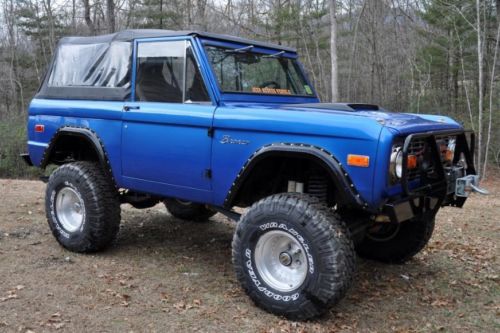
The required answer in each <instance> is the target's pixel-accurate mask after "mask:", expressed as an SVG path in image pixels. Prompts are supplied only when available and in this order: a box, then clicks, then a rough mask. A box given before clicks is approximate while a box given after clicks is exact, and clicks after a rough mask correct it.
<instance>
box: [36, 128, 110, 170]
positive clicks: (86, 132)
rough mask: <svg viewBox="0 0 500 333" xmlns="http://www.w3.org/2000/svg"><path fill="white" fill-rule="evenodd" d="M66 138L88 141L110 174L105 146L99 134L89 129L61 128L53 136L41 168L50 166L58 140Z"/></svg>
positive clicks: (100, 162)
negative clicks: (71, 137) (72, 137)
mask: <svg viewBox="0 0 500 333" xmlns="http://www.w3.org/2000/svg"><path fill="white" fill-rule="evenodd" d="M64 136H74V137H79V138H82V139H84V140H86V141H87V142H88V143H89V144H90V145H92V147H93V148H94V150H95V151H96V153H97V156H98V158H99V164H100V165H101V166H102V167H103V169H104V170H105V171H106V172H110V170H111V168H110V166H109V163H108V158H107V156H106V151H105V150H104V145H103V144H102V141H101V140H100V139H99V137H98V136H97V134H96V133H95V132H94V131H92V130H91V129H89V128H85V127H71V126H63V127H61V128H59V129H58V130H57V132H56V133H55V134H54V135H53V136H52V139H50V142H49V145H48V147H47V149H45V152H44V154H43V158H42V161H41V162H40V167H41V168H45V167H46V166H47V165H48V164H49V161H50V157H51V155H52V150H53V149H54V147H55V146H56V145H57V142H58V140H59V139H60V138H61V137H64Z"/></svg>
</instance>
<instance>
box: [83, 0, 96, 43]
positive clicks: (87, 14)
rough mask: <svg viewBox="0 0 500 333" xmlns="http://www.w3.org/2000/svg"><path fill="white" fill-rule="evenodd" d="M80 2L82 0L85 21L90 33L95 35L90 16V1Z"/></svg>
mask: <svg viewBox="0 0 500 333" xmlns="http://www.w3.org/2000/svg"><path fill="white" fill-rule="evenodd" d="M82 2H83V8H84V17H85V23H86V24H87V26H88V27H89V30H90V34H91V35H95V26H94V22H93V21H92V19H91V18H90V2H89V0H82Z"/></svg>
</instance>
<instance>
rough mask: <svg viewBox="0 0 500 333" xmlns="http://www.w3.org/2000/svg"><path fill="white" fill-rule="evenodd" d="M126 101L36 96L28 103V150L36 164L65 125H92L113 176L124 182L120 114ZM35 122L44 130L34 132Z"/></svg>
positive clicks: (38, 164)
mask: <svg viewBox="0 0 500 333" xmlns="http://www.w3.org/2000/svg"><path fill="white" fill-rule="evenodd" d="M122 109H123V102H113V101H81V100H51V99H34V100H33V101H32V102H31V104H30V107H29V116H28V151H29V154H30V158H31V161H32V162H33V164H34V165H36V166H40V163H41V162H42V160H43V158H44V152H45V150H46V149H47V147H48V145H49V143H50V140H51V139H52V138H53V137H54V135H55V134H56V132H57V131H58V130H59V129H60V128H61V127H63V126H73V127H85V128H90V129H92V131H93V132H95V134H96V135H97V136H98V138H99V139H100V140H101V142H102V144H103V148H104V151H105V152H106V155H107V157H108V160H109V163H110V165H111V169H112V172H113V176H114V178H115V180H116V182H117V183H118V185H120V183H121V153H120V151H121V150H120V144H121V126H122V123H121V118H122ZM35 124H43V125H44V126H45V131H44V132H43V133H35V131H34V127H35Z"/></svg>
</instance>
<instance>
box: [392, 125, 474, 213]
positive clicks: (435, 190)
mask: <svg viewBox="0 0 500 333" xmlns="http://www.w3.org/2000/svg"><path fill="white" fill-rule="evenodd" d="M467 135H469V137H468V138H467ZM437 136H440V137H442V136H455V138H456V146H455V152H454V155H453V160H452V163H451V166H445V165H443V161H442V160H441V152H440V151H439V148H438V143H437V140H436V137H437ZM415 139H420V140H424V141H425V142H426V145H427V147H428V149H429V150H430V152H429V153H430V156H431V160H432V165H433V166H434V171H433V175H432V177H429V175H428V174H427V173H426V170H423V171H422V172H421V177H420V180H419V182H418V184H416V185H415V182H410V180H409V179H408V172H407V169H406V168H403V170H402V176H401V181H400V185H401V189H402V191H401V194H400V195H399V196H397V197H394V198H389V199H388V200H387V202H386V203H385V204H384V206H383V208H382V213H383V214H384V215H387V216H388V217H389V220H390V221H391V222H397V223H399V222H403V221H406V220H409V219H412V218H414V217H418V216H423V215H429V216H434V215H435V214H436V213H437V211H438V210H439V208H440V207H442V206H454V207H462V206H463V205H464V203H465V200H466V199H467V195H468V193H469V192H470V190H471V189H472V190H474V186H476V188H477V177H476V176H475V175H476V170H475V168H474V160H473V152H474V141H475V137H474V133H473V132H470V131H462V130H459V131H457V130H448V131H433V132H425V133H417V134H410V135H408V136H407V137H406V139H405V141H404V144H403V165H407V161H408V154H409V153H408V151H409V147H410V144H411V143H412V141H413V140H415ZM459 161H461V163H459ZM464 162H465V163H464ZM471 185H472V186H471Z"/></svg>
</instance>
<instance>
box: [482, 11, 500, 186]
mask: <svg viewBox="0 0 500 333" xmlns="http://www.w3.org/2000/svg"><path fill="white" fill-rule="evenodd" d="M497 8H500V7H497ZM497 14H498V13H497ZM499 18H500V17H499ZM499 40H500V20H499V22H498V27H497V37H496V40H495V51H494V55H493V65H492V66H491V77H490V100H489V117H488V134H487V139H486V147H485V149H484V166H483V177H486V167H487V165H488V151H489V150H490V142H491V124H492V122H493V92H494V90H495V89H494V88H495V67H496V65H497V55H498V41H499Z"/></svg>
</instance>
